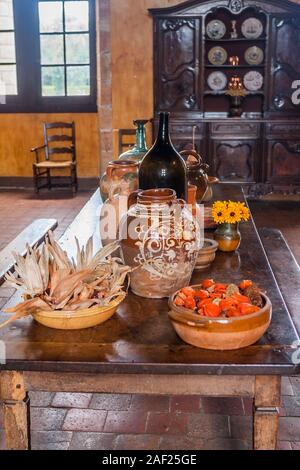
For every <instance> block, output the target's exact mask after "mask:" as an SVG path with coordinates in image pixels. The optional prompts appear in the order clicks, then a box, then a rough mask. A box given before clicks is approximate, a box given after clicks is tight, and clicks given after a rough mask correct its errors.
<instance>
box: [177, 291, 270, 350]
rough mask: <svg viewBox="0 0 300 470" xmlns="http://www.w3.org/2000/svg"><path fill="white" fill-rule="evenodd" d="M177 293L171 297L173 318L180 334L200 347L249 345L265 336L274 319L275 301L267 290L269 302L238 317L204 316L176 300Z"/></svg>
mask: <svg viewBox="0 0 300 470" xmlns="http://www.w3.org/2000/svg"><path fill="white" fill-rule="evenodd" d="M193 287H195V288H196V289H199V288H200V286H193ZM176 295H177V293H176V294H174V295H173V296H172V297H171V298H170V301H169V306H170V308H171V311H170V312H169V318H170V320H171V322H172V324H173V326H174V328H175V330H176V332H177V334H178V336H180V338H181V339H182V340H183V341H184V342H185V343H188V344H191V345H192V346H196V347H197V348H202V349H211V350H215V351H228V350H235V349H241V348H246V347H247V346H250V345H252V344H255V343H256V342H257V341H258V340H259V339H260V338H262V336H263V335H264V334H265V332H266V331H267V329H268V328H269V326H270V323H271V320H272V304H271V301H270V300H269V298H268V297H267V296H266V295H264V294H262V297H263V298H264V302H265V305H264V307H263V308H262V309H261V310H260V311H259V312H256V313H253V314H251V315H247V316H244V317H237V318H208V317H202V316H200V315H197V314H195V313H193V312H192V311H191V310H188V309H186V308H183V307H177V306H176V305H175V304H174V299H175V296H176Z"/></svg>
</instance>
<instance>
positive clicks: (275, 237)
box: [259, 228, 300, 332]
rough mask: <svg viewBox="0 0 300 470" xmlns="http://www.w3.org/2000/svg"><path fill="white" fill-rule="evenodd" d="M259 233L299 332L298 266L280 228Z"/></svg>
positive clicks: (299, 268) (299, 293) (299, 277)
mask: <svg viewBox="0 0 300 470" xmlns="http://www.w3.org/2000/svg"><path fill="white" fill-rule="evenodd" d="M259 235H260V238H261V241H262V243H263V246H264V249H265V251H266V254H267V257H268V259H269V263H270V265H271V268H272V271H273V273H274V276H275V279H276V281H277V284H278V286H279V289H280V291H281V294H282V296H283V298H284V301H285V303H286V305H287V309H288V311H289V312H290V315H291V316H292V318H293V321H294V324H295V326H296V328H297V330H298V332H300V267H299V264H298V263H297V261H296V258H295V256H294V255H293V253H292V252H291V250H290V247H289V246H288V244H287V242H286V240H285V238H284V236H283V235H282V233H281V232H280V230H276V229H272V228H261V229H260V230H259Z"/></svg>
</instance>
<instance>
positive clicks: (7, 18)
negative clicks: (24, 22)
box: [0, 0, 14, 30]
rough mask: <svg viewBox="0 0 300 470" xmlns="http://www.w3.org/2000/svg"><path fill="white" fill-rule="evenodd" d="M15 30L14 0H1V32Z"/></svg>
mask: <svg viewBox="0 0 300 470" xmlns="http://www.w3.org/2000/svg"><path fill="white" fill-rule="evenodd" d="M1 29H2V30H5V29H14V15H13V4H12V0H0V30H1Z"/></svg>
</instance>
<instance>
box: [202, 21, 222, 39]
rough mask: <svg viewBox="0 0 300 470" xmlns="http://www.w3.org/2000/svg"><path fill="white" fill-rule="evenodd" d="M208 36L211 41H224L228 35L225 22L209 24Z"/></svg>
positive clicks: (207, 28) (211, 22)
mask: <svg viewBox="0 0 300 470" xmlns="http://www.w3.org/2000/svg"><path fill="white" fill-rule="evenodd" d="M206 33H207V36H208V37H209V38H210V39H215V40H216V41H217V40H218V39H222V38H223V37H224V36H225V34H226V26H225V24H224V23H223V21H220V20H212V21H210V22H209V23H208V25H207V27H206Z"/></svg>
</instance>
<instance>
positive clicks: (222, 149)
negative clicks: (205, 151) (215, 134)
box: [211, 140, 257, 183]
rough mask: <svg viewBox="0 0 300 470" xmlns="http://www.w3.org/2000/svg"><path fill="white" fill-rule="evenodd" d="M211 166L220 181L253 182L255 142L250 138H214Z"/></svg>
mask: <svg viewBox="0 0 300 470" xmlns="http://www.w3.org/2000/svg"><path fill="white" fill-rule="evenodd" d="M211 145H212V149H211V150H212V152H211V157H212V162H211V166H212V168H213V171H214V173H213V174H214V175H216V176H217V177H218V178H219V179H220V180H221V181H224V182H225V181H228V182H242V183H246V182H255V180H256V169H255V156H256V154H257V142H256V141H251V140H243V141H239V140H227V141H226V140H223V141H222V142H221V141H218V140H214V141H212V143H211Z"/></svg>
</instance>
